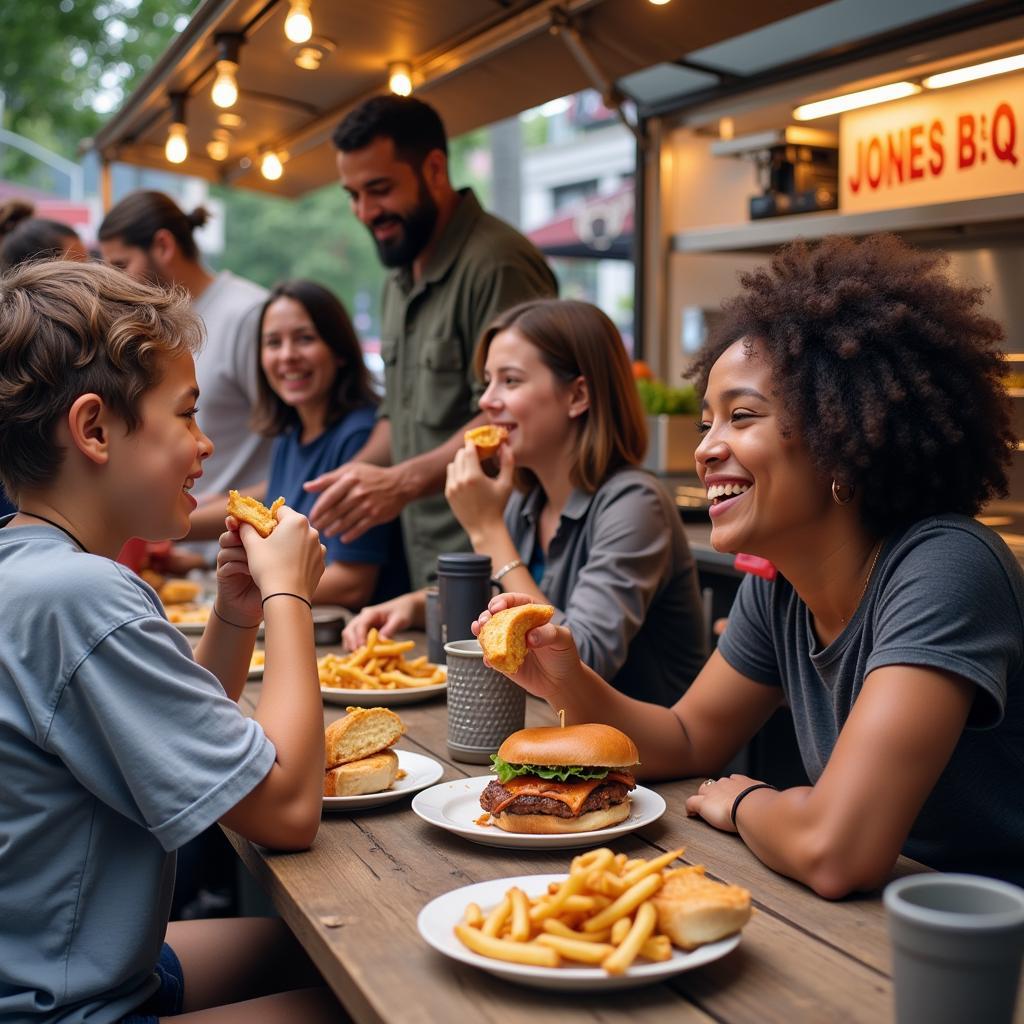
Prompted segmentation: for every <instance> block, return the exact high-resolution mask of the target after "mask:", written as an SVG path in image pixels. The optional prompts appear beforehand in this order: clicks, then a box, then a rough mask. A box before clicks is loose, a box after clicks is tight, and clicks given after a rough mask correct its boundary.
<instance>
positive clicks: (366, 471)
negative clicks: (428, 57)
mask: <svg viewBox="0 0 1024 1024" xmlns="http://www.w3.org/2000/svg"><path fill="white" fill-rule="evenodd" d="M334 143H335V145H336V146H337V148H338V154H337V161H338V175H339V177H340V179H341V185H342V188H343V189H344V190H345V192H346V193H348V196H349V198H350V200H351V205H352V210H353V212H354V213H355V215H356V216H357V217H358V218H359V220H360V221H362V223H363V224H365V225H366V227H367V228H368V229H369V231H370V233H371V234H372V236H373V239H374V242H375V243H376V246H377V253H378V255H379V257H380V261H381V263H383V264H384V266H386V267H389V268H391V270H392V273H391V274H390V275H389V277H388V279H387V283H386V285H385V287H384V294H383V310H382V320H381V325H382V326H381V356H382V358H383V360H384V382H385V388H386V393H385V396H384V401H383V402H382V403H381V405H380V411H379V413H378V419H377V423H376V425H375V427H374V429H373V432H372V434H371V435H370V437H369V439H368V440H367V442H366V445H365V446H364V448H363V449H362V451H361V452H360V453H359V454H358V455H357V456H356V458H355V459H354V460H353V461H352V462H349V463H347V464H346V465H344V466H342V467H340V468H339V469H336V470H334V471H333V472H331V473H327V474H325V475H324V476H321V477H318V478H317V479H316V480H312V481H310V482H309V483H308V484H307V485H306V486H307V489H309V490H311V491H320V492H322V493H321V494H320V496H319V498H318V499H317V502H316V504H315V505H314V506H313V509H312V512H311V516H310V518H311V520H312V522H313V525H314V526H316V527H317V528H318V529H320V530H321V531H322V532H324V533H326V534H328V535H334V534H339V533H340V534H341V537H342V540H343V541H344V542H346V543H347V542H349V541H350V540H353V539H355V538H356V537H358V536H360V535H361V534H362V533H364V532H365V531H366V530H368V529H369V528H370V527H371V526H374V525H376V524H377V523H382V522H386V521H387V520H389V519H393V518H394V517H395V516H396V515H398V514H399V513H400V514H401V517H402V533H403V537H404V541H405V550H406V556H407V560H408V565H409V572H410V576H411V578H412V582H413V586H415V587H423V586H425V585H426V584H427V583H429V582H430V581H431V580H432V579H433V577H434V574H435V572H436V563H437V556H438V554H440V553H442V552H447V551H468V550H470V548H469V542H468V539H467V538H466V536H465V534H464V533H463V531H462V529H461V527H460V526H459V524H458V523H457V522H456V520H455V517H454V516H453V515H452V513H451V510H450V509H449V508H448V504H447V502H446V501H445V499H444V494H443V490H444V480H445V469H446V467H447V465H448V463H449V462H451V460H452V458H453V457H454V454H455V452H456V451H457V450H458V449H459V448H461V447H462V445H463V438H462V435H463V432H464V430H465V429H467V428H468V427H471V426H477V425H479V424H480V423H482V422H484V418H483V417H482V416H481V415H480V413H479V410H478V407H477V402H478V399H479V397H480V394H481V390H482V389H481V387H480V384H479V382H478V381H476V380H475V379H474V377H473V370H472V355H473V349H474V347H475V346H476V342H477V339H478V338H479V337H480V335H481V334H482V332H483V329H484V328H485V327H486V326H487V324H488V323H489V322H490V321H491V320H492V319H493V318H494V317H495V316H496V315H497V314H498V313H501V312H502V311H504V310H505V309H508V308H509V307H511V306H514V305H516V304H517V303H519V302H523V301H525V300H526V299H531V298H537V297H546V296H554V295H556V294H557V284H556V282H555V278H554V275H553V274H552V273H551V270H550V268H549V267H548V265H547V264H546V263H545V261H544V257H543V256H541V254H540V252H539V251H538V250H537V249H536V248H535V247H534V246H533V245H532V244H531V243H530V242H529V241H527V239H526V238H524V237H523V236H522V235H521V234H520V233H519V232H518V231H516V230H515V229H514V228H512V227H510V226H509V225H508V224H505V223H504V222H503V221H501V220H498V219H497V218H496V217H493V216H491V215H490V214H488V213H485V212H484V210H483V209H482V208H481V206H480V204H479V202H478V201H477V199H476V196H475V195H474V194H473V192H472V190H471V189H461V190H456V189H454V188H453V187H452V184H451V181H450V179H449V177H448V140H447V137H446V135H445V130H444V125H443V124H442V123H441V119H440V117H439V116H438V114H437V112H436V111H435V110H434V109H433V108H432V107H430V106H428V105H427V104H426V103H423V102H422V101H420V100H417V99H413V98H411V97H399V96H391V95H388V96H376V97H374V98H372V99H370V100H368V101H367V102H366V103H364V104H362V105H361V106H360V107H358V108H357V109H355V110H353V111H352V112H351V113H349V114H348V115H347V116H346V117H345V119H344V120H343V121H342V122H341V124H340V125H339V126H338V128H337V130H336V131H335V133H334Z"/></svg>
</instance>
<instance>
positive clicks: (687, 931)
mask: <svg viewBox="0 0 1024 1024" xmlns="http://www.w3.org/2000/svg"><path fill="white" fill-rule="evenodd" d="M653 902H654V909H655V910H656V911H657V912H658V930H659V931H661V932H664V933H665V934H666V935H667V936H668V937H669V938H670V939H671V940H672V943H673V945H675V946H678V947H679V948H680V949H696V948H697V947H698V946H703V945H704V944H705V943H708V942H717V941H718V940H719V939H724V938H725V937H726V936H727V935H733V934H734V933H735V932H738V931H739V930H740V929H741V928H742V927H743V926H744V925H745V924H746V923H747V921H749V920H750V892H749V890H747V889H743V888H741V887H740V886H738V885H723V884H722V883H721V882H713V881H711V879H709V878H705V877H704V867H703V866H702V865H696V866H694V867H686V868H676V869H675V870H674V871H666V872H665V882H664V884H663V885H662V887H661V889H659V890H658V892H657V894H656V895H655V896H654V897H653Z"/></svg>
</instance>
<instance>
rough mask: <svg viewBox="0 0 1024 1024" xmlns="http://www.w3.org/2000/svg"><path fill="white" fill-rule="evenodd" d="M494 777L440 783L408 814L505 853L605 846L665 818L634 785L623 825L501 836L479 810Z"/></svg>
mask: <svg viewBox="0 0 1024 1024" xmlns="http://www.w3.org/2000/svg"><path fill="white" fill-rule="evenodd" d="M495 778H496V776H494V775H476V776H473V777H471V778H468V779H455V780H453V781H451V782H442V783H439V784H438V785H436V786H432V787H431V788H430V789H427V790H424V791H423V792H422V793H419V794H417V796H416V798H415V799H414V800H413V802H412V809H413V811H414V812H415V813H416V814H417V815H418V816H419V817H420V818H422V819H423V820H424V821H426V822H429V823H430V824H431V825H436V826H437V827H438V828H443V829H445V830H446V831H447V832H454V833H455V835H458V836H462V837H463V838H464V839H469V840H470V841H471V842H474V843H480V844H481V845H483V846H501V847H504V848H506V849H538V850H572V849H578V848H579V847H581V846H593V845H594V843H602V842H607V841H609V840H611V839H614V838H616V837H617V836H624V835H628V834H629V833H630V832H635V831H636V830H637V829H638V828H643V827H644V826H645V825H650V824H651V823H652V822H655V821H657V820H658V819H659V818H660V817H661V816H662V815H663V814H664V813H665V801H664V799H663V798H662V797H661V796H660V795H659V794H658V793H655V792H654V790H653V789H648V788H647V787H646V786H637V787H636V789H634V790H633V791H632V792H631V793H630V794H629V796H630V813H629V817H628V818H626V820H625V821H620V822H619V823H618V824H617V825H610V826H609V827H608V828H601V829H595V830H594V831H593V832H565V833H553V834H551V835H531V834H527V833H517V832H505V831H504V830H503V829H500V828H498V827H497V826H496V825H491V824H489V823H488V820H489V818H490V815H488V814H487V813H486V812H485V811H484V810H483V809H482V808H481V807H480V794H481V793H482V792H483V791H484V790H485V789H486V788H487V784H488V783H489V782H493V781H494V779H495Z"/></svg>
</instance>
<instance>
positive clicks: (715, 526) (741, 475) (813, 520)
mask: <svg viewBox="0 0 1024 1024" xmlns="http://www.w3.org/2000/svg"><path fill="white" fill-rule="evenodd" d="M773 391H774V388H773V385H772V376H771V369H770V367H769V365H768V362H767V360H766V359H765V358H764V357H763V353H762V352H761V350H760V347H759V345H758V343H757V342H756V341H755V342H753V344H752V345H748V344H747V342H746V341H745V340H744V339H741V340H740V341H737V342H735V343H734V344H732V345H730V346H729V348H727V349H726V350H725V351H724V352H723V353H722V355H721V356H720V357H719V358H718V360H717V361H716V362H715V364H714V366H713V367H712V368H711V373H710V375H709V377H708V387H707V392H706V394H705V398H704V407H703V411H702V414H701V424H702V428H703V433H704V437H703V439H702V440H701V442H700V444H699V445H698V447H697V472H698V475H699V476H700V479H701V482H702V483H703V484H704V485H705V487H706V488H707V492H708V498H709V499H710V500H711V501H712V506H711V523H712V529H711V542H712V544H713V545H714V547H715V548H716V549H717V550H719V551H730V552H739V551H743V552H746V553H747V554H756V555H762V556H764V557H766V558H772V559H773V560H776V559H775V558H773V554H775V553H777V552H778V551H779V550H781V549H783V548H785V547H788V546H792V545H800V543H801V541H802V538H806V536H807V531H808V530H809V529H811V528H813V527H815V526H817V525H819V524H821V523H823V522H824V521H825V520H826V517H828V516H829V514H830V513H831V508H830V503H831V495H830V492H829V488H828V483H827V481H823V479H822V477H821V474H820V473H819V472H818V471H817V469H816V468H815V467H814V465H813V464H812V462H811V459H810V456H809V455H808V453H807V450H806V449H805V447H804V446H803V444H802V443H801V442H800V440H799V439H798V437H797V436H796V435H795V434H794V435H791V436H788V437H787V436H784V433H783V430H784V426H785V423H784V421H783V419H782V417H781V412H782V410H780V408H779V405H778V400H777V399H776V398H775V397H773Z"/></svg>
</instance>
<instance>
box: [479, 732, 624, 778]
mask: <svg viewBox="0 0 1024 1024" xmlns="http://www.w3.org/2000/svg"><path fill="white" fill-rule="evenodd" d="M498 756H499V757H500V758H502V760H504V761H508V762H509V764H550V765H577V766H584V765H587V766H591V765H592V766H595V767H601V768H631V767H632V766H633V765H635V764H636V763H637V762H638V761H639V760H640V754H639V753H638V752H637V749H636V744H635V743H634V742H633V741H632V740H631V739H630V738H629V737H628V736H627V735H626V734H625V733H624V732H620V731H619V730H618V729H616V728H614V727H613V726H611V725H599V724H597V723H594V724H588V725H567V726H565V728H564V729H563V728H559V727H558V726H551V727H545V728H540V729H520V730H519V732H514V733H512V735H511V736H509V737H508V739H506V740H505V742H504V743H502V745H501V747H500V748H499V750H498Z"/></svg>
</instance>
